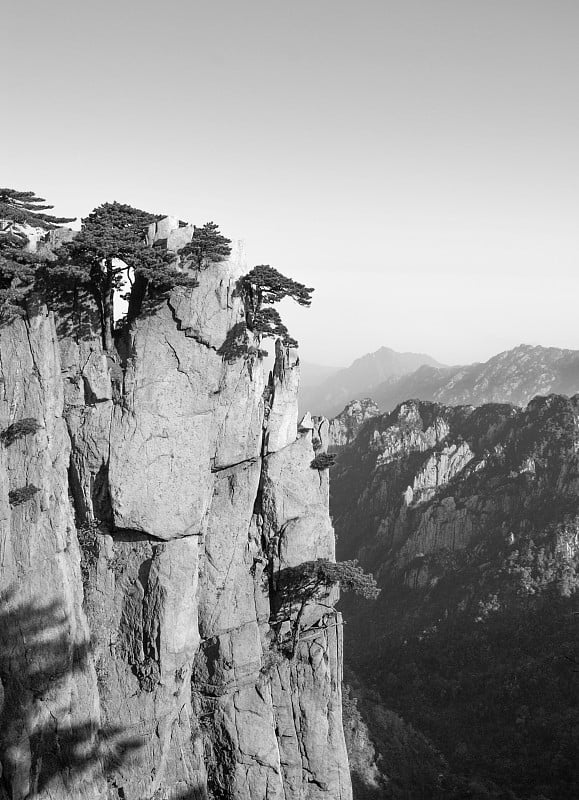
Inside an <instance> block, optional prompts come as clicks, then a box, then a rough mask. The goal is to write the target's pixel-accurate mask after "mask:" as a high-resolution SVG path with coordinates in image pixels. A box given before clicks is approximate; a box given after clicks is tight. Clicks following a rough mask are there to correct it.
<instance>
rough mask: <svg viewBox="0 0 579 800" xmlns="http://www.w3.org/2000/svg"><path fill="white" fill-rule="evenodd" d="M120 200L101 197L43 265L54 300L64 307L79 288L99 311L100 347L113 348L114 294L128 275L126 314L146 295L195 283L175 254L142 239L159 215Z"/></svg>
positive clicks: (131, 314) (133, 312)
mask: <svg viewBox="0 0 579 800" xmlns="http://www.w3.org/2000/svg"><path fill="white" fill-rule="evenodd" d="M159 218H160V217H159V215H155V214H150V213H149V212H148V211H142V210H141V209H138V208H133V207H132V206H129V205H125V204H122V203H117V202H114V203H104V204H103V205H101V206H98V208H95V209H94V210H93V211H92V212H91V213H90V214H89V216H88V217H86V218H85V219H83V220H82V227H81V231H80V233H79V235H78V236H75V238H74V239H73V240H72V241H70V242H67V243H66V244H64V245H63V246H62V247H61V248H60V249H59V251H58V254H59V258H58V261H56V262H55V263H51V264H48V265H47V268H46V270H45V273H44V274H45V282H46V288H47V290H48V293H49V295H50V296H51V297H52V299H53V300H56V301H58V299H59V298H60V299H61V303H60V305H61V306H62V307H64V309H65V312H66V309H67V307H68V309H69V310H70V307H71V297H72V295H73V294H74V293H75V292H77V291H79V290H80V291H83V290H84V291H85V292H88V293H89V294H90V295H91V296H92V298H93V299H94V302H95V303H96V306H97V309H98V313H99V316H100V324H101V330H102V340H103V347H104V349H105V350H107V351H109V352H110V351H112V350H113V346H114V344H113V331H114V319H113V300H114V296H115V292H119V291H121V290H123V287H124V286H125V284H126V282H127V281H128V282H129V283H130V282H131V280H132V286H131V289H130V291H129V293H128V295H127V296H126V298H125V299H128V301H129V311H128V316H129V319H134V318H135V317H136V316H137V315H138V314H139V312H140V310H141V307H142V305H143V302H144V301H145V298H146V297H147V296H148V295H150V296H152V295H156V296H159V295H164V294H166V292H167V291H169V290H170V289H172V288H173V287H174V286H196V285H197V281H196V279H195V278H193V276H191V275H190V274H188V273H186V272H182V271H180V270H178V269H176V267H175V262H176V256H175V254H174V253H171V252H169V251H167V250H165V249H164V248H161V247H151V246H149V245H148V244H147V243H146V242H145V231H146V228H147V226H148V225H149V224H150V223H151V222H154V221H155V220H157V219H159Z"/></svg>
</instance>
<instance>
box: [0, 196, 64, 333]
mask: <svg viewBox="0 0 579 800" xmlns="http://www.w3.org/2000/svg"><path fill="white" fill-rule="evenodd" d="M51 208H53V206H51V205H47V204H46V200H45V199H44V198H43V197H37V196H36V195H35V193H34V192H22V191H18V190H17V189H8V188H0V321H2V322H5V321H7V320H10V319H12V318H13V317H14V316H18V315H20V314H21V313H22V306H23V303H24V301H25V300H26V297H27V296H28V295H29V294H30V292H31V291H32V288H33V286H34V280H35V277H36V270H37V267H38V264H39V262H40V258H39V257H38V256H37V255H35V254H34V253H27V252H26V250H25V247H26V245H27V244H28V237H27V235H26V233H25V232H24V231H22V230H21V229H20V227H19V226H24V225H28V226H30V227H32V228H42V229H43V230H46V231H48V230H53V229H54V228H58V227H59V225H63V224H65V223H67V222H73V221H74V217H55V216H53V215H52V214H46V213H45V212H46V211H49V210H50V209H51Z"/></svg>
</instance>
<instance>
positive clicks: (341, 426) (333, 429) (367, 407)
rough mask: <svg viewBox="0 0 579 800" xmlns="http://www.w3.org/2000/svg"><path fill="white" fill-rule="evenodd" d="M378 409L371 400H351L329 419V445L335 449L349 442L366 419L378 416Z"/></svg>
mask: <svg viewBox="0 0 579 800" xmlns="http://www.w3.org/2000/svg"><path fill="white" fill-rule="evenodd" d="M379 415H380V409H379V408H378V406H377V405H376V403H375V402H374V401H373V400H370V398H368V397H366V398H365V399H364V400H352V401H351V402H350V403H348V405H347V406H346V407H345V408H344V410H343V411H341V412H340V413H339V414H338V416H337V417H334V418H333V419H331V420H330V432H329V436H330V447H331V448H332V449H333V450H336V449H338V448H340V447H346V445H348V444H351V442H353V441H354V439H355V438H356V436H357V435H358V431H359V430H360V428H361V427H362V425H363V424H364V423H365V422H366V420H368V419H372V418H373V417H378V416H379Z"/></svg>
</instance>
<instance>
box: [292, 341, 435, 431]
mask: <svg viewBox="0 0 579 800" xmlns="http://www.w3.org/2000/svg"><path fill="white" fill-rule="evenodd" d="M424 364H426V365H428V366H430V367H435V368H440V367H442V366H443V365H442V364H440V363H439V362H438V361H436V359H434V358H432V356H429V355H427V354H425V353H399V352H397V351H396V350H392V348H390V347H385V346H382V347H380V348H379V349H378V350H375V351H374V352H372V353H367V354H366V355H363V356H361V357H360V358H357V359H356V360H355V361H354V362H352V364H351V365H350V366H349V367H347V368H345V369H341V370H339V371H338V372H336V373H335V374H334V375H331V376H330V377H329V378H327V379H326V380H325V381H323V382H322V383H321V384H320V385H319V386H316V387H308V386H306V387H304V390H303V392H302V396H301V406H302V408H303V410H309V411H311V412H312V413H314V414H323V415H325V416H334V415H335V414H338V413H339V412H340V411H341V410H342V409H343V408H344V406H345V405H346V404H347V403H348V402H349V401H350V400H356V399H362V398H364V397H367V396H368V395H369V394H372V389H373V388H374V387H375V386H378V385H379V384H381V383H382V382H383V381H386V380H388V379H390V378H394V377H399V376H401V375H406V374H408V373H411V372H414V371H415V370H416V369H418V368H419V367H420V366H422V365H424Z"/></svg>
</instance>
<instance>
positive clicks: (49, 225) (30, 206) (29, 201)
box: [0, 188, 75, 231]
mask: <svg viewBox="0 0 579 800" xmlns="http://www.w3.org/2000/svg"><path fill="white" fill-rule="evenodd" d="M52 208H54V206H51V205H47V204H46V200H45V199H44V198H43V197H37V196H36V195H35V194H34V192H21V191H18V190H17V189H7V188H0V220H10V221H11V222H14V223H18V224H20V225H30V226H31V227H33V228H44V230H47V231H49V230H53V229H54V228H58V226H59V225H65V224H66V223H68V222H74V220H75V217H55V216H53V215H52V214H45V213H44V212H45V211H50V209H52Z"/></svg>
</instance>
